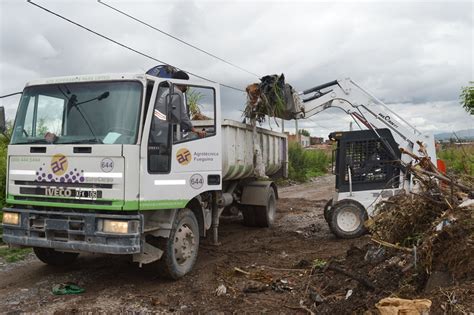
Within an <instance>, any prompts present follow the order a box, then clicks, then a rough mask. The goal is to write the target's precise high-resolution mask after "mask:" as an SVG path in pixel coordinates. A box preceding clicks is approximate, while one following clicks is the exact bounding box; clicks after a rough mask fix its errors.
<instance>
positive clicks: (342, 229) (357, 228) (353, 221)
mask: <svg viewBox="0 0 474 315" xmlns="http://www.w3.org/2000/svg"><path fill="white" fill-rule="evenodd" d="M329 214H330V221H329V228H330V229H331V231H332V232H333V233H334V234H335V235H336V236H337V237H340V238H357V237H359V236H362V235H363V234H365V233H367V229H366V227H365V225H364V222H365V221H367V219H368V216H367V212H366V211H365V208H364V207H363V206H362V205H361V204H360V203H358V202H357V201H355V200H351V199H344V200H341V201H339V202H337V203H336V204H334V205H333V206H332V207H331V210H330V213H329Z"/></svg>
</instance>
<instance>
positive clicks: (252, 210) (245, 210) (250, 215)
mask: <svg viewBox="0 0 474 315" xmlns="http://www.w3.org/2000/svg"><path fill="white" fill-rule="evenodd" d="M239 208H240V210H241V211H242V217H243V218H244V221H243V224H244V225H245V226H250V227H254V226H257V223H256V215H255V214H256V208H257V207H256V206H249V205H241V206H240V207H239Z"/></svg>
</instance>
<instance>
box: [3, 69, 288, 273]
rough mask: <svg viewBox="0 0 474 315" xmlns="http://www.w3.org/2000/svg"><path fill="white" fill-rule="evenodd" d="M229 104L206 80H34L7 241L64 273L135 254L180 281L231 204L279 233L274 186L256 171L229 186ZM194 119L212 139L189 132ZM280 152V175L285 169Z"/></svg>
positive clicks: (27, 96) (11, 178) (20, 128)
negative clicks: (79, 263)
mask: <svg viewBox="0 0 474 315" xmlns="http://www.w3.org/2000/svg"><path fill="white" fill-rule="evenodd" d="M180 86H186V87H187V91H186V94H183V93H181V92H180V90H179V89H178V87H180ZM181 104H182V105H181ZM220 108H221V107H220V95H219V86H218V85H216V84H212V83H207V82H199V81H187V80H173V79H163V78H158V77H154V76H150V75H144V74H110V75H92V76H73V77H60V78H52V79H45V80H38V81H35V82H31V83H28V84H27V85H26V87H25V89H24V91H23V95H22V97H21V100H20V104H19V108H18V111H17V115H16V119H15V123H14V127H13V134H12V138H11V143H10V145H9V146H8V161H7V170H8V172H7V200H6V201H7V204H8V205H9V206H8V207H6V208H4V209H3V211H4V219H3V229H4V234H3V240H4V242H6V243H8V244H10V245H13V246H30V247H33V248H34V251H35V253H36V255H37V256H38V258H39V259H40V260H42V261H43V262H45V263H48V264H53V265H55V264H65V263H68V262H72V261H73V260H74V259H75V258H76V257H77V255H78V253H80V252H96V253H107V254H131V255H133V257H134V261H136V262H138V263H140V264H146V263H151V262H154V261H158V260H159V264H160V269H161V271H162V273H163V274H164V275H165V276H167V277H168V278H172V279H177V278H179V277H181V276H183V275H184V274H186V273H187V272H189V271H190V270H191V268H192V267H193V265H194V262H195V261H196V257H197V251H198V247H199V240H200V237H203V236H205V235H206V231H207V230H208V229H210V228H211V225H212V226H213V228H214V230H215V241H216V242H217V226H218V217H219V215H220V214H221V212H222V210H223V209H224V207H226V206H229V205H231V204H234V205H235V204H237V205H238V206H239V207H240V208H245V210H246V211H247V212H248V209H249V208H251V209H252V211H251V213H250V214H249V213H247V219H248V218H249V217H251V216H253V217H255V216H258V217H259V218H260V221H259V222H260V225H264V226H265V225H266V226H269V225H271V222H270V221H269V220H273V217H274V216H273V213H274V209H275V205H274V203H275V200H273V201H271V202H270V201H269V200H268V198H273V199H275V198H276V196H277V195H276V186H274V184H273V183H272V182H271V181H266V182H265V181H264V182H260V183H257V184H252V181H251V180H249V179H248V178H251V177H252V172H251V170H252V168H251V167H250V168H249V169H250V172H247V173H245V174H246V176H245V181H243V180H241V179H242V178H243V176H240V177H238V178H237V177H235V176H234V177H232V176H231V177H229V176H227V178H228V179H229V180H226V181H224V180H223V174H222V169H223V164H224V165H225V167H226V168H229V167H230V166H229V165H228V164H229V163H223V160H222V157H223V155H225V154H229V152H225V153H224V154H223V152H222V145H223V142H229V141H223V139H222V131H221V130H222V129H221V128H222V125H223V124H222V123H221V112H220ZM183 115H187V116H188V117H189V118H190V120H191V123H192V124H193V126H194V127H195V128H199V129H198V130H200V131H205V136H202V137H199V136H197V135H196V134H194V133H193V132H191V131H190V130H189V128H187V129H186V128H183V127H182V122H183V118H182V117H183ZM239 128H243V129H246V130H247V129H248V128H247V126H245V125H244V126H243V127H242V126H241V127H239ZM247 132H248V130H247ZM275 137H280V138H278V139H284V140H285V141H286V136H284V135H278V134H277V135H276V136H275ZM231 142H232V143H233V140H232V141H231ZM282 143H284V142H282ZM232 147H235V145H232ZM276 153H277V155H276V156H277V161H276V162H275V163H274V164H272V165H273V168H275V165H277V166H278V167H277V168H275V170H273V171H274V172H276V171H277V170H278V169H279V168H280V167H279V166H281V165H283V164H284V163H283V162H282V161H281V156H282V155H281V154H283V152H282V153H281V154H280V153H279V152H276ZM274 155H275V154H274V153H270V154H269V155H268V156H267V159H271V158H272V157H274ZM252 158H253V156H252V155H250V157H249V158H246V159H244V160H249V159H251V160H252V161H253V159H252ZM242 161H243V160H242ZM239 163H240V162H239ZM232 166H235V165H232ZM269 169H272V167H269ZM262 189H263V190H262ZM270 190H271V191H272V192H273V191H274V193H273V195H272V194H271V193H270ZM255 192H258V194H261V193H262V192H263V195H264V196H265V197H263V199H262V197H259V198H252V196H253V195H254V194H255ZM272 196H273V197H272ZM269 207H270V208H271V209H270V208H269ZM259 209H260V212H259ZM262 209H263V210H262ZM262 211H263V214H262ZM272 211H273V212H272ZM262 215H263V219H262ZM265 219H268V220H265ZM247 221H249V220H247ZM250 221H251V220H250ZM254 222H255V220H254Z"/></svg>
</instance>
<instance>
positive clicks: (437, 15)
mask: <svg viewBox="0 0 474 315" xmlns="http://www.w3.org/2000/svg"><path fill="white" fill-rule="evenodd" d="M106 2H107V3H108V4H110V5H113V6H115V7H117V8H119V9H121V10H124V11H125V12H127V13H129V14H132V15H134V16H136V17H138V18H141V19H143V20H144V21H145V22H147V23H150V24H152V25H154V26H156V27H158V28H160V29H163V30H164V31H168V32H170V33H172V34H174V35H176V36H178V37H180V38H182V39H184V40H186V41H189V42H190V43H192V44H195V45H197V46H199V47H201V48H203V49H206V50H209V51H210V52H211V53H213V54H216V55H218V56H220V57H222V58H224V59H226V60H228V61H230V62H232V63H235V64H237V65H239V66H241V67H243V68H245V69H249V70H251V71H252V72H256V73H258V74H260V75H265V74H272V73H284V74H285V76H286V78H287V81H288V82H289V83H291V84H292V85H293V86H294V87H295V88H296V89H298V90H303V89H306V88H310V87H312V86H315V85H318V84H321V83H324V82H327V81H331V80H334V79H337V78H344V77H347V76H350V77H351V78H353V79H354V80H355V81H357V82H359V83H360V84H361V85H362V86H363V87H364V88H366V89H368V90H369V91H370V92H372V93H373V94H374V95H376V96H377V97H379V98H381V99H382V100H384V101H385V102H386V103H389V104H398V105H393V106H394V107H396V108H399V110H400V113H401V114H402V115H403V116H404V117H412V116H413V117H414V118H413V119H414V120H413V123H416V124H417V127H419V128H420V129H424V130H435V129H440V130H441V129H442V130H448V129H449V128H452V127H453V126H455V127H456V128H459V129H465V128H469V127H471V126H472V125H473V118H472V117H470V116H469V115H467V114H466V113H465V112H463V111H462V110H460V109H459V107H460V106H459V105H458V102H457V99H458V95H459V92H460V87H461V86H464V85H466V84H467V83H468V81H469V80H472V79H473V78H474V75H473V68H472V64H473V62H472V61H473V57H472V56H473V55H474V54H473V42H472V29H473V13H472V12H473V4H472V2H463V1H398V2H396V3H394V2H392V3H385V2H383V3H382V2H374V1H352V2H351V1H349V2H348V1H344V2H339V1H333V2H325V1H311V2H307V1H292V2H280V1H275V2H273V1H240V2H230V1H219V2H218V1H173V2H168V1H135V2H133V3H132V2H126V1H118V0H107V1H106ZM38 3H39V4H40V5H44V6H46V7H48V8H50V9H51V10H53V11H56V12H58V13H60V14H63V15H65V16H67V17H69V18H71V19H72V20H75V21H78V22H80V23H81V24H84V25H85V26H87V27H90V28H91V29H94V30H96V31H98V32H100V33H103V34H105V35H106V36H110V37H111V38H113V39H115V40H117V41H119V42H122V43H124V44H126V45H130V46H131V47H133V48H135V49H138V50H140V51H143V52H144V53H146V54H149V55H152V56H154V57H156V58H157V59H160V60H163V61H165V62H168V63H172V64H173V65H176V66H178V67H181V68H183V69H186V70H188V71H191V72H194V73H197V74H200V75H202V76H205V77H208V78H210V79H212V80H215V81H218V82H221V83H224V84H229V85H233V86H237V87H239V88H245V86H246V85H247V84H250V83H253V82H256V81H258V79H257V78H256V77H254V76H252V75H249V74H248V73H245V72H242V71H240V70H237V69H235V68H233V67H231V66H229V65H227V64H225V63H222V62H220V61H217V60H215V59H213V58H211V57H209V56H207V55H205V54H203V53H201V52H198V51H196V50H194V49H192V48H190V47H188V46H185V45H183V44H181V43H179V42H176V41H175V40H173V39H170V38H168V37H166V36H165V35H163V34H160V33H157V32H156V31H153V30H151V29H149V28H147V27H146V26H143V25H140V24H138V23H136V22H134V21H132V20H130V19H128V18H126V17H124V16H122V15H120V14H118V13H116V12H114V11H112V10H110V9H108V8H107V7H105V6H103V5H101V4H99V3H97V2H96V1H68V3H67V4H65V3H64V2H61V1H51V0H38ZM0 5H1V10H0V11H1V12H0V14H1V16H0V20H1V21H0V26H1V27H0V38H1V40H0V56H1V66H0V79H1V82H0V94H6V93H9V92H11V91H12V90H13V91H17V90H21V89H22V87H23V86H24V84H25V83H26V82H27V81H30V80H32V79H36V78H38V77H49V76H62V75H72V74H90V73H116V72H143V71H144V70H146V69H148V68H151V67H152V66H154V65H156V63H157V62H156V61H153V60H150V59H147V58H145V57H143V56H139V55H137V54H135V53H133V52H131V51H128V50H126V49H124V48H122V47H119V46H117V45H115V44H113V43H110V42H107V41H105V40H104V39H102V38H99V37H97V36H95V35H93V34H90V33H88V32H86V31H84V30H81V29H79V28H78V27H77V26H74V25H72V24H69V23H67V22H65V21H63V20H60V19H58V18H57V17H54V16H52V15H50V14H48V13H46V12H44V11H42V10H40V9H38V8H35V7H34V6H32V5H30V4H28V3H27V2H25V1H12V0H10V1H8V0H4V1H2V2H1V4H0ZM221 92H222V107H223V110H224V115H223V116H224V117H230V118H233V119H237V120H239V119H240V114H238V113H240V110H241V109H242V108H243V106H244V104H245V95H244V94H243V93H240V92H236V91H233V90H229V89H226V88H222V90H221ZM1 103H2V104H6V105H7V106H14V102H12V101H11V100H8V101H5V100H2V102H1ZM402 104H403V105H402ZM448 111H449V113H448ZM7 113H11V110H10V111H7ZM9 115H10V114H9ZM10 117H11V116H10ZM417 117H418V118H417ZM448 117H449V119H452V120H451V122H449V121H447V119H448ZM312 119H313V120H314V121H315V122H316V127H315V125H314V123H312V122H310V121H308V122H306V121H302V122H300V125H301V126H304V127H305V128H306V127H307V128H310V129H311V130H313V132H314V133H315V134H318V135H326V133H328V132H329V131H334V130H329V129H331V128H336V129H347V128H348V125H349V121H348V117H343V114H340V113H339V112H337V111H334V112H333V111H329V112H328V113H321V114H320V115H318V116H317V117H316V116H315V117H313V118H312ZM421 119H424V120H423V121H422V120H421ZM293 124H294V123H293V122H287V123H286V124H285V126H287V127H288V128H289V127H290V126H292V125H293ZM311 124H313V125H311ZM325 127H328V128H325Z"/></svg>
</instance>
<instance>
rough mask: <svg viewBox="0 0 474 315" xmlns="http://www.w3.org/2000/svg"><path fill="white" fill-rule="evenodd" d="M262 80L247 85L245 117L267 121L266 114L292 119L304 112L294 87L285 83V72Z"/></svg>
mask: <svg viewBox="0 0 474 315" xmlns="http://www.w3.org/2000/svg"><path fill="white" fill-rule="evenodd" d="M260 81H261V82H260V83H254V84H251V85H249V86H247V89H246V91H247V95H248V102H247V107H246V108H245V111H244V115H245V117H247V118H256V119H257V121H258V122H263V121H265V115H267V116H269V117H276V118H282V119H286V120H290V119H295V118H296V116H297V114H299V113H301V112H302V105H301V101H300V99H299V97H298V95H297V94H296V92H295V90H294V89H293V87H292V86H291V85H289V84H287V83H285V76H284V75H283V74H281V75H276V74H274V75H267V76H264V77H263V78H261V79H260Z"/></svg>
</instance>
